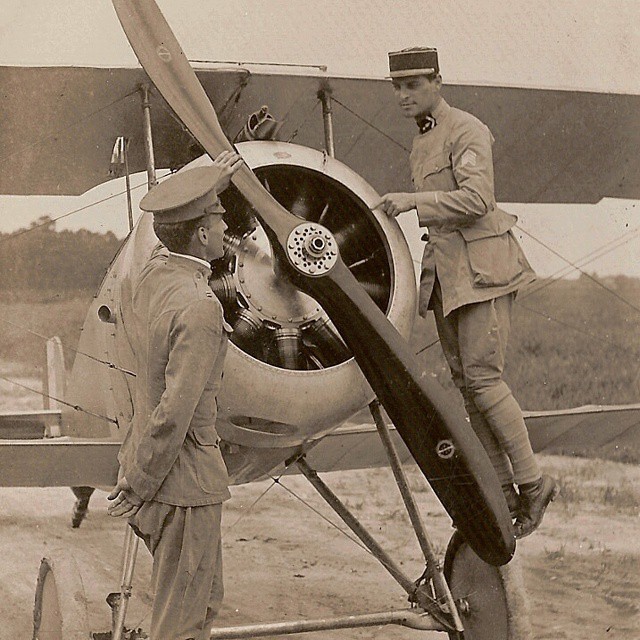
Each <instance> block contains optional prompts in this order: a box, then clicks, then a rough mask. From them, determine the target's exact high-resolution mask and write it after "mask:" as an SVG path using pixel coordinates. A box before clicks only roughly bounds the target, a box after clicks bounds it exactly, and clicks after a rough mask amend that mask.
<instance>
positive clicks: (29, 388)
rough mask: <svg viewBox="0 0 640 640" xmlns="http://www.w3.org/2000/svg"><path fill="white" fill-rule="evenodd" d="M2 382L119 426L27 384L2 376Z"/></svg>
mask: <svg viewBox="0 0 640 640" xmlns="http://www.w3.org/2000/svg"><path fill="white" fill-rule="evenodd" d="M0 380H4V381H5V382H9V383H10V384H14V385H16V386H17V387H22V388H23V389H26V390H27V391H31V392H33V393H35V394H37V395H39V396H42V397H43V398H49V400H55V401H56V402H59V403H60V404H63V405H65V406H66V407H71V408H72V409H75V410H76V411H80V412H82V413H86V414H88V415H90V416H93V417H94V418H100V420H106V421H107V422H111V423H112V424H115V425H116V426H118V421H117V420H114V419H113V418H108V417H107V416H103V415H100V414H99V413H94V412H93V411H89V409H83V408H82V407H81V406H80V405H79V404H71V403H70V402H66V401H64V400H61V399H60V398H56V397H55V396H51V395H49V394H48V393H44V391H39V390H38V389H34V388H33V387H29V386H27V385H26V384H22V383H21V382H18V381H16V380H12V379H11V378H6V377H5V376H2V375H0Z"/></svg>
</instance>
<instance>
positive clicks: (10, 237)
mask: <svg viewBox="0 0 640 640" xmlns="http://www.w3.org/2000/svg"><path fill="white" fill-rule="evenodd" d="M146 184H147V182H146V180H145V182H142V183H140V184H138V185H136V186H134V187H131V191H135V190H136V189H139V188H140V187H144V186H145V185H146ZM126 193H127V192H126V190H125V191H119V192H118V193H113V194H111V195H110V196H106V197H105V198H102V199H100V200H96V201H95V202H90V203H89V204H86V205H84V206H82V207H78V208H77V209H73V210H72V211H67V213H63V214H62V215H60V216H58V217H56V218H50V219H47V220H46V221H45V222H43V223H41V224H37V225H33V226H32V227H28V228H27V229H19V230H18V231H16V232H15V233H12V234H10V235H8V236H6V237H4V238H0V244H3V243H5V242H9V241H10V240H15V239H16V238H18V237H20V236H22V235H24V234H26V233H31V232H32V231H36V230H37V229H40V228H41V227H46V226H48V225H50V224H52V223H54V222H57V221H58V220H62V219H63V218H68V217H69V216H72V215H74V214H76V213H80V212H81V211H86V210H87V209H90V208H91V207H95V206H96V205H99V204H102V203H103V202H108V201H109V200H113V199H114V198H119V197H120V196H123V195H126Z"/></svg>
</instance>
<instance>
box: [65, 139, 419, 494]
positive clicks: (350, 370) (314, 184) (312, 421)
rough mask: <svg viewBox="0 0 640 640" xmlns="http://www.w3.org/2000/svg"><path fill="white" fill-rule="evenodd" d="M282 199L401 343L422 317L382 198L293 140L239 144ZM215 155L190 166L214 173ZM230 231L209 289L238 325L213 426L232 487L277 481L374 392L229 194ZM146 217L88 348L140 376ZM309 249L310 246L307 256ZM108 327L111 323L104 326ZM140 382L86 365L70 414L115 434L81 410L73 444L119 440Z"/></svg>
mask: <svg viewBox="0 0 640 640" xmlns="http://www.w3.org/2000/svg"><path fill="white" fill-rule="evenodd" d="M237 146H238V150H239V152H240V153H241V154H242V156H243V158H244V160H245V162H246V163H247V164H248V165H249V166H250V167H251V168H252V169H253V170H254V172H255V173H256V175H257V176H258V178H259V179H260V180H261V182H262V183H263V184H264V186H265V187H266V188H267V190H269V191H270V193H271V194H272V195H273V197H274V198H275V199H276V200H278V201H279V202H280V204H282V205H283V206H284V207H285V208H287V209H288V210H289V211H291V212H292V213H294V214H295V215H297V216H299V217H300V218H302V219H303V220H305V221H307V222H308V223H310V225H309V226H310V228H312V229H313V228H315V227H314V226H313V225H317V227H318V228H321V227H326V228H327V229H329V230H330V231H331V232H332V233H333V236H334V238H335V240H336V242H337V244H338V246H339V249H340V255H341V256H342V259H343V260H344V261H345V263H346V264H347V266H349V268H350V270H351V271H352V273H353V274H354V275H355V277H356V278H357V279H358V280H359V281H360V283H361V284H362V286H363V287H364V288H365V290H366V291H367V292H368V293H369V295H370V296H371V298H372V299H373V300H374V301H375V302H376V304H377V305H378V306H379V307H380V308H381V309H382V310H383V311H384V312H385V313H386V315H387V317H388V318H389V320H390V321H391V323H392V324H393V325H394V326H395V327H396V329H397V330H398V331H399V332H400V334H401V335H403V336H404V337H405V338H408V337H409V334H410V332H411V328H412V325H413V320H414V317H415V304H416V287H415V275H414V269H413V265H412V259H411V255H410V252H409V248H408V246H407V243H406V240H405V238H404V236H403V234H402V231H401V230H400V227H399V226H398V224H397V222H396V221H395V220H394V219H389V218H388V217H387V216H385V215H384V214H380V213H379V212H378V211H372V210H371V208H370V207H372V206H374V205H375V203H376V202H377V200H378V199H379V196H378V194H377V193H376V192H375V191H374V190H373V188H372V187H371V186H370V185H368V184H367V183H366V182H365V181H364V180H363V179H362V178H361V177H360V176H359V175H357V174H356V173H354V172H353V171H352V170H351V169H349V168H348V167H347V166H346V165H344V164H342V163H341V162H339V161H337V160H335V159H333V158H331V157H329V156H327V155H326V154H324V153H322V152H319V151H316V150H313V149H310V148H308V147H301V146H298V145H293V144H289V143H283V142H244V143H240V144H238V145H237ZM210 162H211V160H210V158H209V157H208V156H203V157H201V158H198V159H197V160H195V161H193V162H192V163H190V164H189V165H188V167H194V166H201V165H205V164H207V163H210ZM221 199H222V201H223V204H224V206H225V208H226V210H227V214H226V216H225V219H226V221H227V224H228V226H229V229H228V231H227V234H226V237H225V257H224V258H223V259H221V260H220V261H218V263H217V264H215V265H214V273H213V275H212V278H211V282H210V284H211V287H212V289H213V290H214V292H215V293H216V295H217V296H218V297H219V299H220V300H221V302H222V304H223V307H224V309H225V317H226V319H227V321H228V322H229V323H231V324H232V326H233V328H234V331H233V333H232V335H231V343H230V345H229V350H228V355H227V360H226V362H225V373H224V380H223V388H222V391H221V393H220V395H219V398H218V406H219V412H218V423H217V428H218V432H219V434H220V436H221V437H222V439H223V453H224V455H225V461H226V462H227V466H228V468H229V474H230V477H231V480H232V482H235V483H238V482H244V481H248V480H251V479H254V478H257V477H260V476H262V475H264V474H265V473H267V472H268V471H269V470H271V469H272V468H274V467H275V466H277V465H278V464H279V463H280V462H282V461H283V460H285V459H287V458H288V457H290V456H291V455H294V454H295V453H297V452H299V451H301V450H304V449H306V448H308V447H309V446H311V443H312V442H313V441H315V440H317V439H318V438H319V437H321V436H322V435H324V434H325V433H327V432H328V431H330V430H331V429H333V428H335V427H336V426H337V425H339V424H341V423H342V422H344V421H345V420H346V419H348V418H349V417H350V416H352V415H353V414H354V413H356V412H357V411H359V410H360V409H362V408H363V407H365V406H366V405H367V404H368V403H369V402H370V401H371V400H372V399H373V392H372V391H371V389H370V387H369V385H368V384H367V382H366V380H365V378H364V376H363V375H362V373H361V372H360V370H359V368H358V366H357V364H356V363H355V360H354V359H353V358H352V357H351V354H350V353H349V351H348V349H347V347H346V346H345V345H344V343H343V342H342V340H341V339H340V336H339V334H338V332H337V331H336V329H335V327H334V326H333V325H332V323H331V321H330V320H329V318H328V316H327V315H326V313H325V312H324V311H323V309H322V308H321V307H320V306H319V305H318V304H317V303H316V302H315V301H314V300H313V299H312V298H310V297H309V296H306V295H305V294H303V293H301V292H300V291H298V290H297V289H295V287H293V286H292V285H291V284H289V282H288V281H287V280H286V279H285V278H283V277H281V276H280V275H279V274H278V269H277V266H276V268H275V269H274V264H273V261H272V257H271V250H270V246H269V242H268V239H267V236H266V234H265V232H264V230H263V229H262V227H261V226H260V224H259V223H258V221H257V219H256V217H255V216H254V215H253V212H252V211H251V208H250V206H249V205H248V204H247V202H246V201H245V200H244V198H242V196H241V195H240V194H239V192H238V191H237V190H236V189H235V188H234V187H233V186H230V187H229V188H228V189H227V190H226V191H225V192H224V193H223V194H222V196H221ZM151 223H152V220H151V216H150V215H148V214H144V215H143V216H141V218H140V220H139V222H138V224H137V225H136V228H135V229H134V231H133V232H132V234H131V235H130V236H129V238H128V239H127V241H126V243H125V245H124V246H123V249H122V250H121V252H120V253H119V255H118V256H117V258H116V259H115V261H114V263H113V264H112V266H111V268H110V270H109V272H108V274H107V276H106V278H105V280H104V282H103V284H102V286H101V288H100V291H99V293H98V295H97V296H96V299H95V300H94V303H93V304H92V306H91V308H90V310H89V313H88V316H87V319H86V321H85V326H84V328H83V332H82V335H81V341H80V345H79V350H80V351H81V352H84V353H89V354H93V355H96V356H97V357H99V358H101V359H103V360H107V361H109V362H113V363H115V364H117V365H118V367H120V368H124V369H128V370H133V369H134V368H135V361H134V358H133V353H132V351H131V346H130V342H129V337H128V334H127V325H128V322H129V318H130V317H131V316H130V314H131V293H132V283H133V282H134V281H135V279H136V277H137V275H138V274H139V272H140V270H141V269H142V266H143V265H144V263H145V262H146V260H147V258H148V257H149V255H150V253H151V251H152V249H153V247H154V246H155V245H156V243H157V239H156V237H155V235H154V233H153V230H152V226H151ZM311 249H313V247H311ZM99 315H100V317H101V318H102V320H101V319H100V318H99V317H98V316H99ZM134 380H135V379H134V378H133V377H132V376H130V375H127V374H125V373H123V372H122V371H119V370H117V369H113V368H111V369H110V368H108V367H107V366H106V365H104V364H100V363H98V362H96V361H93V360H90V359H87V358H86V357H84V356H81V355H78V357H77V358H76V362H75V364H74V367H73V370H72V373H71V377H70V384H69V391H68V398H69V401H70V402H72V403H74V404H79V405H81V406H83V407H84V408H88V409H90V410H91V411H92V412H94V413H96V414H100V415H108V416H114V417H116V419H117V421H118V425H119V428H116V427H115V426H113V425H111V426H109V424H108V423H107V422H105V421H100V420H99V419H94V418H92V417H91V416H88V415H81V416H79V415H78V414H77V412H73V413H71V414H69V415H68V424H69V427H68V433H70V434H71V435H82V436H85V437H86V436H89V437H91V436H93V437H107V438H111V439H114V438H115V439H121V438H122V437H123V431H124V430H125V429H126V425H127V424H128V423H129V421H130V419H131V415H132V402H131V394H132V391H133V384H134Z"/></svg>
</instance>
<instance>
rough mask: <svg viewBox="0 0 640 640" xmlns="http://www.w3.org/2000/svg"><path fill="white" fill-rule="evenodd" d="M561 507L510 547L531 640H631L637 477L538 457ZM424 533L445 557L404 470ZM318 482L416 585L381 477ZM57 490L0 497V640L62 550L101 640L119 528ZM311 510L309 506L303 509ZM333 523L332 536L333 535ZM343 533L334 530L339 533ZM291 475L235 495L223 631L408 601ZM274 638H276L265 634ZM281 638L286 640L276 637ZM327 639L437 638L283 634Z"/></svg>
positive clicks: (417, 478) (11, 634)
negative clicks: (80, 511) (42, 567)
mask: <svg viewBox="0 0 640 640" xmlns="http://www.w3.org/2000/svg"><path fill="white" fill-rule="evenodd" d="M541 459H542V462H543V465H544V468H545V469H546V470H547V471H548V472H552V473H554V474H555V475H556V476H557V477H558V478H559V479H560V481H561V484H562V490H563V496H562V497H561V498H559V499H558V501H557V502H556V503H554V505H553V506H552V509H551V511H550V512H549V514H548V516H547V518H546V520H545V523H544V525H543V528H542V530H541V531H539V532H538V533H536V534H535V535H533V536H531V537H530V538H528V539H526V540H523V541H521V543H520V544H519V548H518V553H519V554H520V560H521V562H522V565H523V568H524V578H525V583H526V586H527V590H528V593H529V597H530V606H531V611H532V616H531V617H532V624H533V629H534V636H535V638H536V639H537V640H543V639H545V640H562V639H571V640H598V639H600V638H602V639H605V638H606V639H607V640H614V639H615V640H638V638H640V614H639V612H640V542H639V540H640V521H639V519H638V515H639V508H638V507H639V505H640V468H638V467H637V466H632V465H624V464H618V463H612V462H604V461H599V460H581V459H575V458H564V457H555V456H554V457H542V458H541ZM409 475H410V480H411V485H412V488H413V489H414V491H415V492H416V496H417V500H418V503H419V505H420V508H421V511H422V514H423V516H424V518H425V520H426V522H427V525H428V528H429V531H430V534H431V535H432V537H433V540H434V542H435V544H436V547H437V549H438V550H439V552H440V553H441V554H443V553H444V549H445V547H446V543H447V540H448V538H449V536H450V534H451V529H450V524H449V519H448V517H447V515H446V514H445V513H444V511H443V510H442V508H441V507H440V506H439V504H438V503H437V501H436V499H435V498H434V497H433V495H432V493H431V492H430V489H429V488H428V486H427V485H426V483H425V482H424V480H423V479H422V477H421V475H420V473H419V471H418V470H417V469H415V468H411V469H409ZM324 477H325V479H326V481H327V482H328V483H329V484H330V486H332V487H333V488H334V490H335V491H336V492H337V493H338V495H339V496H340V497H341V498H342V499H343V500H344V501H345V502H346V504H347V505H348V506H349V507H350V508H351V509H353V510H354V512H355V513H356V514H358V516H359V517H360V518H361V520H362V522H363V523H364V524H365V525H366V526H367V527H368V528H369V530H370V531H371V532H372V533H373V534H374V536H375V537H377V538H378V540H379V541H380V542H381V543H382V545H383V546H384V547H385V548H386V549H387V550H388V551H389V552H390V553H391V555H392V556H393V557H394V558H395V559H396V560H397V561H400V562H401V563H402V566H403V568H404V570H405V571H406V572H407V573H408V574H409V575H411V576H412V577H413V576H415V577H416V578H417V577H418V576H419V575H420V574H421V573H422V570H423V566H422V565H421V562H420V552H419V549H418V546H417V543H416V541H415V537H414V535H413V531H412V529H411V528H410V527H409V525H408V521H407V518H406V516H405V514H404V509H403V506H402V504H401V501H400V498H399V494H398V491H397V488H396V486H395V484H394V482H393V479H392V477H391V474H390V472H389V470H387V469H376V470H366V471H351V472H334V473H330V474H326V475H325V476H324ZM72 504H73V496H72V494H71V492H70V491H69V490H68V489H66V488H47V489H24V488H19V489H15V488H3V489H0V548H1V549H2V558H1V559H0V589H1V595H0V616H1V619H2V625H0V639H2V640H14V639H23V638H24V639H27V638H31V637H32V630H33V626H32V615H33V599H34V589H35V582H36V576H37V572H38V567H39V563H40V559H41V558H42V557H45V556H49V557H55V556H56V555H57V554H59V553H60V552H63V551H65V550H66V551H67V552H71V553H72V554H73V556H74V558H75V560H76V561H77V564H78V565H79V568H80V573H81V576H82V580H83V583H84V588H85V591H86V594H87V598H88V601H89V606H90V620H91V626H92V629H91V630H92V631H106V630H107V629H108V627H109V620H110V613H109V609H108V607H107V605H106V603H105V600H104V599H105V597H106V595H107V594H108V593H109V592H110V591H115V590H117V588H118V581H119V575H120V559H121V550H122V541H123V538H124V524H123V523H122V522H121V521H119V520H114V519H112V518H110V517H109V516H108V515H107V513H106V506H107V501H106V494H105V493H104V492H102V491H98V492H96V494H95V495H94V496H93V498H92V501H91V511H90V513H89V516H88V517H87V519H86V521H85V522H84V523H83V524H82V527H81V528H80V529H76V530H74V529H72V528H71V526H70V513H71V508H72ZM310 507H311V508H310ZM332 523H333V524H332ZM336 524H337V525H338V526H337V527H336V526H335V525H336ZM338 527H339V528H340V529H343V528H344V527H343V525H342V524H341V523H339V521H338V519H337V517H336V516H335V515H333V514H332V513H331V512H330V510H329V509H328V508H327V507H326V506H325V505H324V503H323V502H322V501H321V499H320V498H319V497H318V496H317V494H316V493H315V491H314V489H313V488H312V487H311V486H310V485H308V483H307V481H306V480H305V479H304V478H302V477H299V476H292V477H285V478H283V479H282V480H281V484H280V485H278V484H274V483H273V482H272V481H271V480H268V481H264V482H260V483H254V484H251V485H245V486H239V487H234V488H233V497H232V499H231V500H230V501H229V502H228V503H227V504H226V507H225V515H224V524H223V536H224V562H225V583H226V597H225V604H224V607H223V610H222V612H221V616H220V618H219V622H220V624H221V625H223V626H227V625H240V624H248V623H251V622H270V621H280V620H285V621H290V620H295V619H299V618H321V617H325V616H338V615H345V614H353V613H370V612H376V611H387V610H391V609H401V608H405V607H406V606H407V602H406V597H405V596H404V592H403V591H402V590H401V589H400V587H398V586H397V585H396V583H395V582H394V581H393V580H392V579H391V578H390V577H389V576H388V575H387V573H386V572H385V570H384V569H382V567H381V566H380V565H379V564H378V563H377V561H376V560H375V559H374V558H372V557H371V556H370V554H369V553H368V552H366V551H364V550H363V549H362V548H361V547H360V546H358V544H356V543H355V542H354V541H353V540H351V539H350V538H349V537H347V535H345V534H344V532H342V531H340V530H339V529H338ZM150 568H151V562H150V556H149V554H148V553H147V551H146V549H144V548H143V547H141V550H140V552H139V555H138V563H137V567H136V574H135V577H134V591H133V598H132V604H131V607H130V613H129V616H128V618H127V626H129V627H132V628H136V627H139V626H140V627H142V628H147V629H148V623H149V614H150V605H151V602H152V595H151V594H150V593H149V591H148V589H147V584H148V582H149V575H150ZM274 637H275V636H274ZM283 637H284V636H283ZM286 637H293V638H309V639H310V640H312V639H313V638H332V639H333V638H335V639H336V640H355V639H364V638H367V639H374V638H377V639H385V640H386V639H389V640H418V639H419V638H424V639H425V640H427V639H429V640H431V639H433V638H444V637H445V636H444V634H441V633H434V632H424V631H415V630H411V629H405V628H401V627H392V626H386V627H372V628H365V629H358V630H340V631H331V632H319V633H311V634H299V635H295V636H286Z"/></svg>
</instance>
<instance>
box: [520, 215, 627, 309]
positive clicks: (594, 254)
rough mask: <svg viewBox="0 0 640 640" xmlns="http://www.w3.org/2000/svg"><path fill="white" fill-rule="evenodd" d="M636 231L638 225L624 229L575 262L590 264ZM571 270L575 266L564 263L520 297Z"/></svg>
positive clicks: (617, 247) (624, 241)
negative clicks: (615, 236)
mask: <svg viewBox="0 0 640 640" xmlns="http://www.w3.org/2000/svg"><path fill="white" fill-rule="evenodd" d="M518 228H519V227H518ZM638 233H640V227H636V228H635V229H630V230H629V231H625V232H624V233H623V234H622V235H621V236H618V237H617V238H614V239H613V240H611V241H609V242H607V243H606V244H603V245H602V246H601V247H598V248H597V249H594V250H593V251H590V252H589V253H586V254H585V255H583V256H581V257H580V258H578V260H576V264H579V265H580V266H581V267H584V266H586V265H587V264H590V263H591V262H593V261H594V260H597V259H598V258H601V257H602V256H604V255H606V254H607V253H610V252H611V251H613V250H614V249H619V248H620V247H622V246H623V245H625V244H627V243H629V242H631V241H632V240H633V239H634V238H633V236H635V235H637V234H638ZM536 240H537V239H536ZM562 260H564V257H562ZM572 271H575V268H574V267H573V266H572V265H571V266H569V265H565V266H564V267H561V268H560V269H558V270H556V271H554V272H553V273H552V274H551V275H550V276H549V277H548V278H547V279H546V280H547V281H546V282H543V283H542V284H541V285H540V286H539V287H535V286H534V287H532V289H531V290H530V291H529V290H528V291H526V292H525V293H524V294H523V295H522V296H521V297H529V296H530V295H533V294H534V293H537V292H538V291H540V290H542V289H545V288H546V287H548V286H550V285H551V284H553V283H554V282H556V277H557V276H560V278H558V279H562V278H564V277H565V276H566V275H568V274H569V273H571V272H572Z"/></svg>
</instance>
